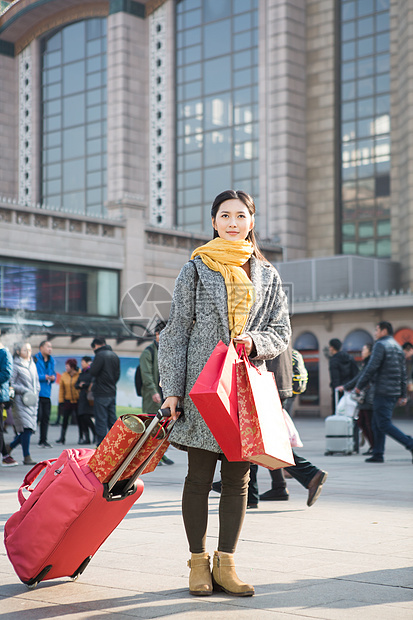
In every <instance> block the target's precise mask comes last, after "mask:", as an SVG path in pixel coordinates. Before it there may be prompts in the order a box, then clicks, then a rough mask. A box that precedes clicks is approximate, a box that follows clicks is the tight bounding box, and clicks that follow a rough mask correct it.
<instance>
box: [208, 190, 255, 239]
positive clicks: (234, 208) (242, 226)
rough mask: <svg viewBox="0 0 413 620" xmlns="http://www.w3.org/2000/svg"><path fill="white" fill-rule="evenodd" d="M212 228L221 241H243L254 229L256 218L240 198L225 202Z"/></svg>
mask: <svg viewBox="0 0 413 620" xmlns="http://www.w3.org/2000/svg"><path fill="white" fill-rule="evenodd" d="M212 226H213V227H214V228H215V230H216V231H217V233H218V235H219V236H220V237H221V239H227V240H228V241H243V240H244V239H246V238H247V235H248V233H249V232H250V230H252V229H253V228H254V218H253V216H252V215H251V214H250V212H249V211H248V209H247V207H246V206H245V205H244V203H243V202H242V201H241V200H239V199H238V198H234V199H233V200H225V202H223V203H222V204H220V206H219V208H218V212H217V215H216V218H215V219H214V218H212Z"/></svg>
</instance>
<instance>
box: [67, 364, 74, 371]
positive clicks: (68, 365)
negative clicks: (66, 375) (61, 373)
mask: <svg viewBox="0 0 413 620" xmlns="http://www.w3.org/2000/svg"><path fill="white" fill-rule="evenodd" d="M65 368H66V372H70V371H71V370H72V367H71V365H70V364H65Z"/></svg>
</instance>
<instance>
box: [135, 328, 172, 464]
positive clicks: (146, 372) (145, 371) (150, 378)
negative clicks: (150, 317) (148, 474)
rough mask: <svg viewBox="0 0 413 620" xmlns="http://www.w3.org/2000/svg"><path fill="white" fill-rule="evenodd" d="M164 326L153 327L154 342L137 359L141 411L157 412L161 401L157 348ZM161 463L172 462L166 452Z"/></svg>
mask: <svg viewBox="0 0 413 620" xmlns="http://www.w3.org/2000/svg"><path fill="white" fill-rule="evenodd" d="M164 327H165V323H158V325H157V326H156V327H155V340H154V342H152V344H150V345H149V346H148V347H146V349H145V350H144V351H143V352H142V354H141V356H140V359H139V368H140V374H141V380H142V413H157V411H158V409H159V408H160V406H161V403H162V389H161V386H160V385H159V368H158V348H159V334H160V333H161V331H162V330H163V329H164ZM137 372H138V370H137ZM162 463H165V464H166V465H173V464H174V462H173V461H172V460H171V459H170V458H168V457H167V456H166V454H164V455H163V457H162V459H161V461H160V463H159V464H162Z"/></svg>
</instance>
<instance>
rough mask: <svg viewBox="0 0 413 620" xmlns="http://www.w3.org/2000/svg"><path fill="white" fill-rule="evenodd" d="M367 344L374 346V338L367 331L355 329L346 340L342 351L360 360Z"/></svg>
mask: <svg viewBox="0 0 413 620" xmlns="http://www.w3.org/2000/svg"><path fill="white" fill-rule="evenodd" d="M365 344H373V336H371V334H369V332H367V331H366V330H365V329H354V330H353V331H352V332H350V333H349V334H348V336H346V338H345V339H344V342H343V346H342V349H343V351H346V352H347V353H350V355H353V356H354V357H355V359H356V360H358V359H361V357H360V354H361V350H362V348H363V346H364V345H365Z"/></svg>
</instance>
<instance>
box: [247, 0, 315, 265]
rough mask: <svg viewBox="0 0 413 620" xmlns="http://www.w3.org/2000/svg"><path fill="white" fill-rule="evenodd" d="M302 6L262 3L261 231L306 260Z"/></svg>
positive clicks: (282, 0)
mask: <svg viewBox="0 0 413 620" xmlns="http://www.w3.org/2000/svg"><path fill="white" fill-rule="evenodd" d="M305 6H306V2H305V0H294V1H291V0H261V2H260V33H262V36H261V34H260V49H259V59H260V79H259V82H260V170H261V172H260V205H261V208H260V213H261V220H260V228H261V231H260V232H261V237H264V238H268V239H274V237H277V236H278V237H279V239H280V242H281V245H282V246H283V248H284V260H285V259H286V258H288V259H293V258H303V257H304V256H305V255H306V226H307V222H306V220H307V217H306V171H305V166H306V137H305V121H306V109H305V108H306V99H305V95H306V64H305V63H306V60H305V54H306V49H305V20H306V14H305Z"/></svg>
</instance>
